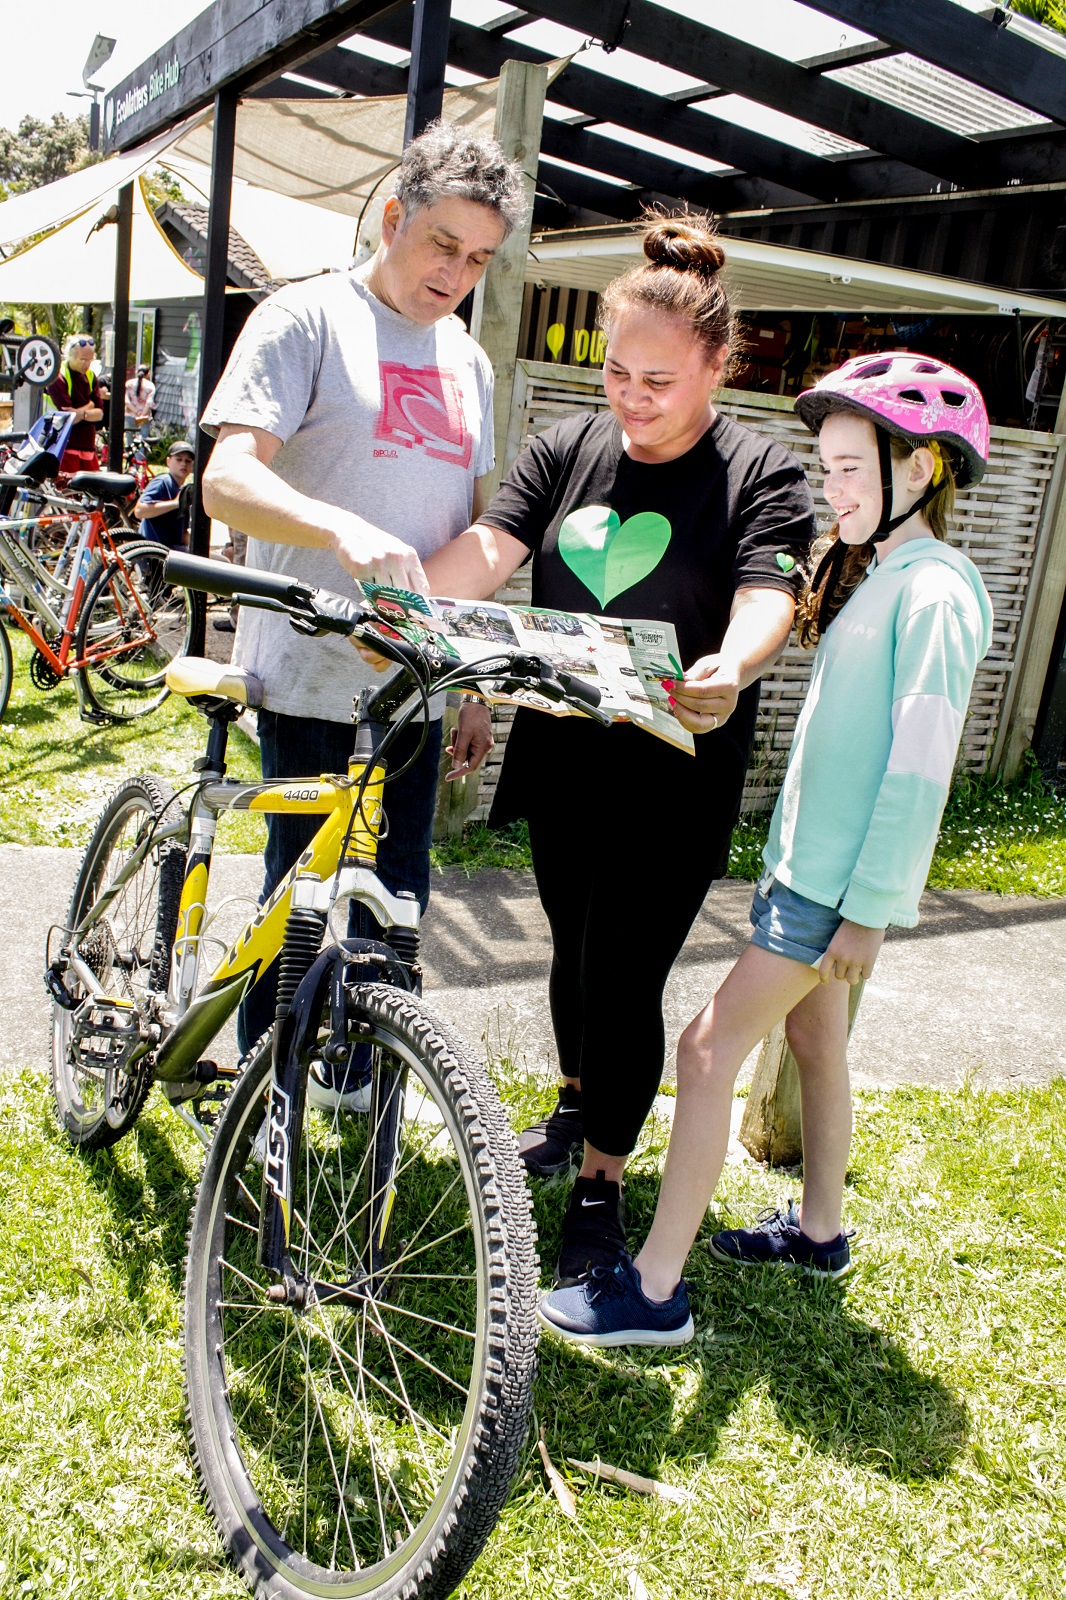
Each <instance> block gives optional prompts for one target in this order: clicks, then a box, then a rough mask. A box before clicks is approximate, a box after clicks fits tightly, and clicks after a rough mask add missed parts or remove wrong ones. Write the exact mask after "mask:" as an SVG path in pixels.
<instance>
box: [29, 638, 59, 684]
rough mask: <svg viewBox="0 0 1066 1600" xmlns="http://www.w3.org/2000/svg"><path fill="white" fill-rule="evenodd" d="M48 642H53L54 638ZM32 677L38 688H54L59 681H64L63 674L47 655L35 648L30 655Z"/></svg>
mask: <svg viewBox="0 0 1066 1600" xmlns="http://www.w3.org/2000/svg"><path fill="white" fill-rule="evenodd" d="M48 642H49V644H51V643H52V640H51V639H50V640H49V641H48ZM30 679H31V681H32V682H33V685H34V687H35V688H37V689H54V688H55V686H56V684H57V683H62V682H63V674H62V673H61V672H57V671H56V669H55V667H53V665H52V663H51V662H50V661H49V660H48V657H47V656H43V655H42V654H41V652H40V651H39V650H35V651H34V652H33V654H32V656H31V657H30Z"/></svg>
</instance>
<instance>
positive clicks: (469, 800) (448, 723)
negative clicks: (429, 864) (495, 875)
mask: <svg viewBox="0 0 1066 1600" xmlns="http://www.w3.org/2000/svg"><path fill="white" fill-rule="evenodd" d="M459 704H460V696H459V695H457V694H450V695H449V696H448V704H447V705H446V706H445V708H444V715H443V718H442V721H441V727H442V729H443V732H444V738H443V740H442V743H441V750H440V767H439V768H438V770H437V809H436V813H435V815H434V818H433V837H434V839H447V838H459V837H460V836H461V834H462V831H463V829H464V828H465V827H466V824H467V822H468V820H469V818H470V813H471V812H472V811H473V809H474V807H475V806H476V805H477V800H478V783H479V781H480V777H481V774H480V773H478V772H474V773H471V775H470V776H469V777H467V778H456V779H454V781H453V782H451V783H448V782H447V780H446V779H445V776H444V774H445V773H446V772H450V771H451V767H452V758H451V756H450V755H449V754H448V746H449V745H450V744H451V742H452V734H453V733H454V732H455V725H456V723H457V722H458V720H459Z"/></svg>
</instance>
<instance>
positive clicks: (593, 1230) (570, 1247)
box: [555, 1172, 626, 1289]
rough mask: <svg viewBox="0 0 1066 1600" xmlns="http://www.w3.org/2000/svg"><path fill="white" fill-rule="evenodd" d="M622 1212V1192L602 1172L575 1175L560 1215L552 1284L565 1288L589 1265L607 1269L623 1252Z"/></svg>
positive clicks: (624, 1232)
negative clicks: (565, 1205)
mask: <svg viewBox="0 0 1066 1600" xmlns="http://www.w3.org/2000/svg"><path fill="white" fill-rule="evenodd" d="M625 1249H626V1214H625V1207H624V1206H623V1204H622V1191H621V1189H620V1187H619V1186H618V1184H617V1183H608V1182H607V1179H606V1178H605V1177H604V1175H603V1173H602V1172H597V1174H596V1176H595V1177H594V1178H576V1179H575V1180H574V1187H573V1191H572V1192H571V1195H570V1204H569V1205H568V1206H567V1208H566V1216H565V1217H564V1218H563V1237H562V1241H561V1243H560V1245H559V1260H558V1262H557V1263H556V1267H555V1287H556V1288H557V1289H568V1288H570V1287H571V1285H573V1284H575V1283H578V1282H580V1280H581V1279H582V1278H583V1277H584V1276H585V1274H586V1273H587V1272H591V1271H592V1268H593V1267H603V1268H605V1269H606V1271H608V1272H611V1271H612V1270H613V1269H614V1268H615V1267H616V1266H617V1265H618V1262H619V1261H620V1260H621V1258H622V1256H623V1255H624V1254H625Z"/></svg>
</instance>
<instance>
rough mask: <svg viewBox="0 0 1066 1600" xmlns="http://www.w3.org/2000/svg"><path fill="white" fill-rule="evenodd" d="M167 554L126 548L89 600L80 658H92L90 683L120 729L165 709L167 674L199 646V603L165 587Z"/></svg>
mask: <svg viewBox="0 0 1066 1600" xmlns="http://www.w3.org/2000/svg"><path fill="white" fill-rule="evenodd" d="M167 554H168V552H167V549H166V547H165V546H164V545H159V544H146V543H141V544H138V545H125V546H123V551H122V559H121V560H120V561H113V562H112V563H111V564H110V565H109V566H108V567H107V568H106V570H105V571H103V572H101V573H100V575H99V576H98V577H97V579H96V581H95V583H94V584H93V587H92V590H91V591H90V593H89V595H88V596H87V597H86V601H85V609H84V611H83V613H82V619H81V622H80V624H79V627H78V638H77V652H78V655H79V657H83V658H84V657H88V658H89V659H88V660H87V661H86V664H85V666H84V667H83V668H82V681H83V683H84V685H85V690H86V694H87V696H88V698H89V701H90V703H91V704H92V705H93V707H94V708H95V709H96V710H97V711H101V712H103V713H104V715H105V716H108V717H111V718H113V719H115V720H116V721H120V722H125V721H129V720H130V718H132V717H140V716H144V715H146V714H147V713H148V712H150V711H154V710H155V709H156V707H157V706H159V705H162V703H163V701H164V700H165V699H166V697H167V694H168V693H169V690H168V689H167V687H166V684H165V683H164V677H165V674H166V670H167V667H168V666H169V665H170V663H171V662H172V661H173V660H174V659H175V658H176V657H177V656H180V655H184V654H185V653H186V651H187V650H188V648H189V645H190V643H191V640H192V625H193V602H192V598H191V596H190V594H189V592H188V590H187V589H180V588H177V587H176V586H174V585H172V584H167V583H165V582H164V581H163V568H164V565H165V563H166V558H167Z"/></svg>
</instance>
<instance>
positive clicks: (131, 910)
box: [51, 776, 185, 1150]
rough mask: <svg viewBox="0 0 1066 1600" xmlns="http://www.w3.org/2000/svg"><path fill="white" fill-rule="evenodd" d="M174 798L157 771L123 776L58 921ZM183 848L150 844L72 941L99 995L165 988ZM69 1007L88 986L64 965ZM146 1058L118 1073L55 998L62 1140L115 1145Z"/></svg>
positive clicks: (82, 903)
mask: <svg viewBox="0 0 1066 1600" xmlns="http://www.w3.org/2000/svg"><path fill="white" fill-rule="evenodd" d="M173 800H174V791H173V790H172V789H171V787H170V785H169V784H168V783H167V782H166V780H165V779H163V778H156V777H149V776H145V777H139V778H131V779H129V780H128V781H127V782H126V783H124V784H123V785H122V786H121V788H119V789H118V790H116V792H115V793H114V794H113V795H112V797H111V799H110V801H109V802H108V804H107V806H106V808H105V810H104V813H103V815H102V816H101V818H100V821H99V822H98V823H97V825H96V831H95V832H94V833H93V836H92V838H91V839H90V841H89V846H88V849H87V850H86V852H85V855H84V857H83V859H82V863H81V868H80V870H79V872H78V877H77V881H76V882H75V884H74V893H73V895H72V896H71V901H70V910H69V911H68V912H67V926H68V927H69V928H76V927H78V925H79V924H80V923H81V922H83V921H84V920H85V918H86V917H87V916H88V915H89V912H90V911H91V909H92V907H93V906H94V905H96V904H97V902H98V901H99V900H100V898H101V896H102V895H103V894H104V893H105V892H107V891H108V890H109V889H110V888H111V886H112V885H113V884H114V882H115V879H116V878H117V877H118V876H119V874H120V873H121V872H122V870H123V868H124V867H125V866H126V864H127V862H128V860H129V857H130V855H131V853H132V851H133V850H134V849H135V848H136V847H137V846H138V845H139V844H140V842H141V840H142V839H143V838H144V837H145V836H146V835H147V830H148V829H150V828H151V827H152V826H153V825H154V824H155V822H156V821H157V820H158V819H159V818H160V817H162V816H163V814H164V812H165V811H166V810H167V809H168V807H169V806H170V805H171V803H172V802H173ZM184 876H185V849H184V846H182V845H181V844H179V843H178V842H177V840H166V841H164V843H163V844H161V845H158V846H156V847H155V848H154V849H152V850H150V851H149V852H148V854H147V855H146V856H145V858H144V860H143V861H142V862H141V864H140V866H139V867H138V868H137V870H136V872H134V873H133V874H132V875H131V877H130V878H129V879H128V881H127V882H126V883H125V884H123V886H122V888H121V889H120V890H119V892H118V893H117V895H116V896H115V898H114V900H113V901H112V902H111V904H110V905H109V906H108V907H107V910H106V912H105V913H104V915H103V916H101V917H100V919H99V920H98V921H97V922H96V923H95V924H94V926H93V928H92V929H91V930H90V932H89V933H88V935H87V936H86V938H85V939H84V940H83V941H82V944H81V954H82V957H83V959H84V960H85V962H86V964H87V966H88V967H89V968H90V970H91V971H92V973H93V975H94V976H95V978H96V979H97V981H98V982H99V983H100V984H101V985H102V986H103V988H104V989H105V990H106V991H108V992H109V993H111V994H113V995H115V996H117V997H118V998H119V999H121V1000H125V1001H128V1002H130V1003H131V1004H132V1005H133V1006H134V1007H141V1006H143V1004H144V1001H145V998H146V996H147V994H148V993H149V991H150V990H154V991H155V992H157V993H162V992H163V991H165V989H166V986H167V978H168V975H169V972H170V954H171V950H172V949H173V945H174V936H175V933H176V931H177V924H178V909H179V904H180V901H181V888H182V882H183V879H184ZM64 981H65V984H66V988H67V990H68V991H69V993H70V996H71V1001H72V1005H73V1007H79V1006H81V1005H82V1003H83V1002H84V1001H85V1000H86V999H87V998H88V992H89V991H88V990H87V989H86V988H85V987H84V985H83V984H82V983H81V982H80V981H79V979H78V978H77V976H76V974H75V973H74V972H73V970H68V971H67V973H66V974H65V979H64ZM147 1060H148V1058H142V1060H141V1061H139V1062H136V1063H134V1064H133V1065H132V1066H131V1067H130V1069H129V1070H125V1069H124V1068H123V1067H122V1066H121V1064H118V1063H117V1062H116V1059H115V1058H114V1055H113V1053H111V1058H110V1059H109V1048H108V1040H107V1038H106V1037H105V1036H104V1035H102V1034H97V1033H95V1032H94V1030H93V1027H92V1025H91V1022H90V1020H89V1019H88V1018H86V1019H85V1020H84V1021H83V1020H81V1019H80V1018H79V1017H78V1016H77V1015H76V1014H75V1010H74V1009H69V1008H67V1007H66V1006H61V1005H59V1004H58V1003H56V1004H53V1007H52V1071H51V1083H52V1097H53V1099H54V1101H55V1109H56V1115H57V1117H58V1119H59V1123H60V1126H61V1127H62V1129H63V1131H64V1133H65V1134H66V1135H67V1138H68V1139H69V1140H70V1142H71V1144H74V1145H77V1146H79V1147H80V1148H81V1149H83V1150H100V1149H102V1148H103V1147H104V1146H105V1145H112V1144H115V1143H116V1142H117V1141H118V1140H119V1139H121V1138H122V1136H123V1134H125V1133H127V1132H128V1131H129V1129H130V1128H131V1127H132V1126H133V1124H134V1123H135V1122H136V1120H137V1118H138V1116H139V1115H140V1113H141V1109H142V1107H143V1105H144V1102H145V1100H146V1098H147V1096H148V1091H149V1089H150V1088H151V1086H152V1074H151V1070H150V1068H149V1066H148V1064H147Z"/></svg>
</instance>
